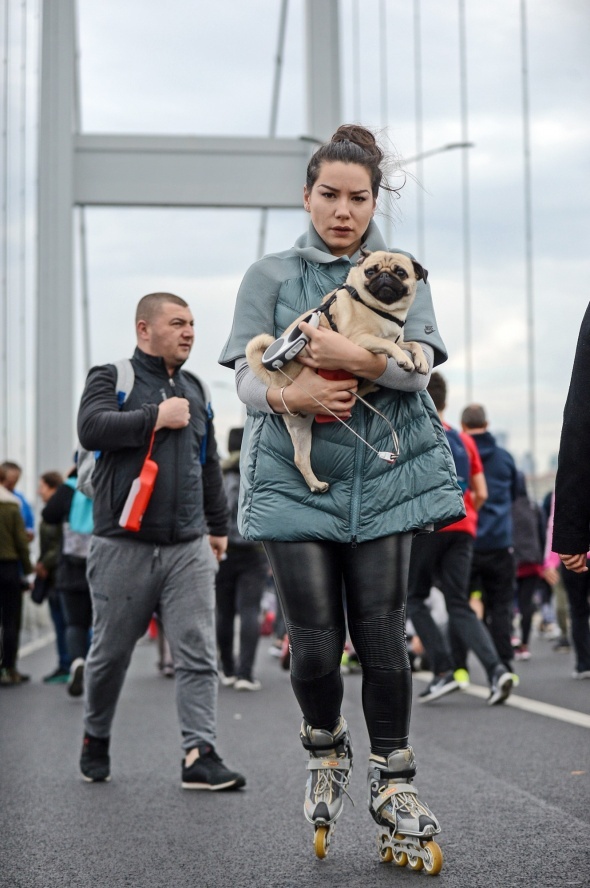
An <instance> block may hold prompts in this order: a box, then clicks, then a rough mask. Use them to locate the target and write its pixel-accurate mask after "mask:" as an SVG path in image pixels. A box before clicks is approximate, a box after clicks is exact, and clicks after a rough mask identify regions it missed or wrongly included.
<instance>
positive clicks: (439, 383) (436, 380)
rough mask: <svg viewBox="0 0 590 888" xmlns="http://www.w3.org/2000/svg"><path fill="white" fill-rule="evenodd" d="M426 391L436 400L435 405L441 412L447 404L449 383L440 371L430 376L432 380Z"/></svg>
mask: <svg viewBox="0 0 590 888" xmlns="http://www.w3.org/2000/svg"><path fill="white" fill-rule="evenodd" d="M426 391H427V392H428V394H429V395H430V397H431V398H432V400H433V401H434V406H435V407H436V409H437V410H438V411H439V412H440V411H442V410H444V409H445V407H446V406H447V384H446V382H445V378H444V376H443V375H442V374H441V373H438V371H436V370H435V371H434V373H432V374H431V376H430V382H429V383H428V385H427V386H426Z"/></svg>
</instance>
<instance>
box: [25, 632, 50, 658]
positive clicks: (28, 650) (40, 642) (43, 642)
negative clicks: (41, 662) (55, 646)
mask: <svg viewBox="0 0 590 888" xmlns="http://www.w3.org/2000/svg"><path fill="white" fill-rule="evenodd" d="M52 641H55V632H48V633H47V635H43V636H42V637H41V638H35V639H34V641H29V642H27V644H23V645H21V647H19V649H18V656H19V658H20V657H28V656H29V654H34V653H35V651H40V650H41V648H44V647H46V646H47V645H48V644H51V642H52Z"/></svg>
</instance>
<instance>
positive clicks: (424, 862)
mask: <svg viewBox="0 0 590 888" xmlns="http://www.w3.org/2000/svg"><path fill="white" fill-rule="evenodd" d="M415 774H416V759H415V757H414V750H413V749H412V747H411V746H408V747H407V748H406V749H397V750H395V751H394V752H391V753H390V754H389V756H388V757H387V758H385V757H381V756H376V755H371V756H370V758H369V774H368V784H369V810H370V812H371V815H372V816H373V819H374V820H375V822H376V823H377V825H378V826H379V832H378V834H377V846H378V848H379V856H380V857H381V860H382V861H383V862H384V863H391V862H392V861H393V863H395V864H396V865H397V866H406V865H407V866H409V867H410V869H412V870H415V871H418V870H421V869H424V870H425V871H426V872H427V873H428V874H429V875H432V876H435V875H437V874H438V873H439V872H440V871H441V869H442V865H443V854H442V851H441V849H440V847H439V846H438V845H437V843H436V842H434V841H432V838H433V836H435V835H437V834H438V833H439V832H440V824H439V822H438V820H437V819H436V817H435V816H434V814H433V813H432V811H431V810H430V808H429V807H428V806H427V805H425V804H424V802H421V801H420V800H419V799H418V793H417V791H416V789H415V787H414V786H413V783H412V781H413V779H414V776H415Z"/></svg>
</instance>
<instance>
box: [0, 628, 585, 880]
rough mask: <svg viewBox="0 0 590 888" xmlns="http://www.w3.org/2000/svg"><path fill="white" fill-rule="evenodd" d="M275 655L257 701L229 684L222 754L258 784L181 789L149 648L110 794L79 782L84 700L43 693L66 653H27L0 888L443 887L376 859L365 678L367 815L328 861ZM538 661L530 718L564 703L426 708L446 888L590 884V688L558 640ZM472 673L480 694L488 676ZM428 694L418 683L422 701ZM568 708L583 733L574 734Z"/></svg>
mask: <svg viewBox="0 0 590 888" xmlns="http://www.w3.org/2000/svg"><path fill="white" fill-rule="evenodd" d="M268 644H269V642H268V639H262V641H261V646H260V651H259V656H258V665H259V668H258V675H259V677H260V679H261V681H262V683H263V689H262V690H261V691H260V692H258V693H239V692H236V691H234V690H232V689H226V688H220V694H219V704H220V705H219V745H218V749H219V752H220V754H221V755H222V756H223V758H224V759H225V760H226V762H227V764H228V765H229V766H230V767H232V768H236V769H238V770H241V771H242V772H243V773H244V774H245V775H246V777H247V781H248V785H247V787H246V789H245V790H243V791H240V792H234V793H225V794H224V793H206V792H186V791H182V790H181V788H180V751H179V737H178V728H177V723H176V715H175V706H174V681H173V680H170V679H165V678H161V677H160V676H159V674H158V672H157V670H156V668H155V661H156V651H155V645H154V644H153V643H151V642H147V641H144V642H142V643H140V644H139V645H138V647H137V650H136V652H135V655H134V659H133V662H132V666H131V669H130V671H129V675H128V678H127V681H126V684H125V687H124V690H123V695H122V698H121V701H120V704H119V709H118V712H117V718H116V721H115V726H114V730H113V737H112V744H111V749H112V774H113V777H112V782H111V783H110V784H93V785H89V784H86V783H84V782H83V781H82V780H81V779H80V776H79V773H78V768H77V759H78V754H79V748H80V742H81V735H82V726H81V717H82V704H81V701H80V700H74V699H72V698H70V697H68V696H67V694H66V691H65V688H64V687H63V686H46V685H43V684H42V683H41V680H40V679H41V677H42V676H43V675H44V674H46V673H47V672H49V671H50V670H51V669H52V668H53V666H54V659H55V655H54V651H53V645H48V646H46V647H45V648H43V649H41V650H38V651H36V652H35V653H32V654H31V655H29V656H26V657H25V658H23V659H22V660H21V662H20V667H21V670H22V671H25V672H29V673H30V674H31V676H32V681H31V682H30V683H29V684H27V685H24V686H21V687H18V688H0V886H2V888H61V886H68V888H119V886H120V888H242V886H243V888H266V886H273V888H291V886H293V888H302V886H314V888H336V886H337V888H345V886H347V888H357V886H359V888H360V886H363V888H364V886H368V885H370V886H376V888H384V886H388V888H390V886H412V885H414V886H417V885H420V884H423V882H424V880H425V879H426V880H428V881H427V882H426V884H429V881H430V879H431V878H433V877H430V876H427V875H426V874H425V873H424V872H422V873H414V872H411V871H410V870H409V869H407V868H403V869H402V868H399V867H396V866H395V865H394V864H383V863H381V862H380V860H379V857H378V854H377V850H376V843H375V833H376V827H375V826H374V824H373V821H372V820H371V818H370V815H369V813H368V811H367V809H366V802H365V775H366V756H367V751H368V746H367V734H366V729H365V727H364V722H363V718H362V709H361V699H360V689H361V676H360V675H349V676H346V678H345V700H344V713H345V715H346V717H347V719H348V722H349V725H350V727H351V730H352V733H353V741H354V747H355V756H356V758H355V771H354V773H353V775H352V781H351V795H352V797H353V799H354V801H355V803H356V804H355V806H354V807H353V806H352V805H351V804H347V806H346V810H345V811H344V813H343V815H342V817H341V819H340V821H339V823H338V827H337V830H336V833H335V836H334V839H333V842H332V845H331V848H330V852H329V854H328V857H327V858H326V859H325V860H318V859H317V858H316V857H315V855H314V852H313V847H312V835H313V830H312V828H311V826H310V825H309V824H308V823H307V822H306V821H305V819H304V817H303V813H302V802H303V787H304V784H305V777H306V772H305V759H304V757H303V754H302V750H301V747H300V745H299V741H298V729H299V712H298V709H297V706H296V703H295V700H294V697H293V695H292V692H291V688H290V683H289V677H288V674H287V673H286V672H284V671H282V670H281V669H280V667H279V664H278V661H277V660H275V659H273V658H271V657H269V656H268ZM532 650H533V658H532V659H531V661H529V662H528V663H523V664H519V672H520V675H521V684H520V687H519V688H518V691H517V692H516V696H517V698H520V699H522V698H526V700H532V701H533V703H532V704H531V703H529V704H526V703H525V704H523V705H526V706H533V707H536V706H537V704H538V702H541V703H544V704H549V705H550V706H553V707H560V709H549V710H547V711H548V712H549V713H551V715H547V714H540V713H539V712H536V711H528V710H526V709H522V708H517V707H516V706H508V705H506V706H499V707H488V706H487V705H486V704H485V700H484V699H481V698H480V697H478V696H477V688H475V689H474V692H473V693H462V692H456V693H454V694H452V695H450V696H448V697H446V698H445V699H443V700H440V701H437V702H435V703H431V704H428V705H424V704H420V705H419V704H416V705H415V706H414V711H413V717H412V738H411V739H412V742H413V745H414V748H415V749H416V753H417V757H418V766H419V772H418V778H417V781H416V783H417V786H418V788H419V790H420V792H421V794H422V796H423V797H424V799H426V800H427V801H428V803H429V805H430V806H431V807H432V809H433V811H434V812H435V813H436V814H437V816H438V817H439V819H440V821H441V824H442V828H443V831H442V833H441V835H440V836H439V837H438V840H439V843H440V845H441V847H442V849H443V851H444V855H445V865H444V868H443V871H442V873H441V874H440V875H439V876H437V877H434V878H436V880H437V882H436V883H434V884H438V885H439V886H440V888H517V886H526V888H531V886H534V888H564V886H574V885H575V886H584V888H588V886H590V716H589V713H590V681H574V680H573V679H572V678H571V677H570V673H571V671H572V665H573V664H572V657H571V655H569V654H561V653H555V652H553V650H552V645H551V643H550V642H548V641H546V640H545V639H543V638H535V639H533V646H532ZM472 677H473V679H474V681H475V682H476V683H477V682H478V681H480V682H481V678H482V676H481V672H480V671H479V669H478V667H477V664H475V665H473V668H472ZM423 687H424V685H423V684H422V682H421V680H420V679H417V680H416V681H415V683H414V693H415V694H416V693H418V692H419V691H420V690H421V689H422V688H423ZM482 693H483V690H482ZM515 702H517V703H518V702H519V701H518V699H517V700H516V701H515ZM562 710H564V711H562ZM572 712H573V713H578V714H582V718H581V719H580V721H581V722H582V723H581V724H573V723H571V719H574V720H575V719H576V715H575V714H574V715H573V716H572V715H571V714H568V713H572ZM556 715H557V716H559V717H554V716H556ZM564 718H565V719H570V720H569V721H568V720H563V719H564Z"/></svg>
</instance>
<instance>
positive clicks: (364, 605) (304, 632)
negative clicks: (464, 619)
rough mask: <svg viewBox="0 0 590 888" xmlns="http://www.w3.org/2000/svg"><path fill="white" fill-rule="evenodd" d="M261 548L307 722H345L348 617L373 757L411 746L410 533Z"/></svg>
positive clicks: (324, 725) (328, 725)
mask: <svg viewBox="0 0 590 888" xmlns="http://www.w3.org/2000/svg"><path fill="white" fill-rule="evenodd" d="M264 546H265V549H266V552H267V555H268V558H269V561H270V563H271V566H272V569H273V574H274V578H275V582H276V585H277V590H278V593H279V598H280V601H281V605H282V608H283V613H284V616H285V622H286V624H287V631H288V634H289V641H290V643H291V651H292V654H291V683H292V685H293V690H294V691H295V696H296V697H297V700H298V702H299V705H300V706H301V710H302V712H303V717H304V719H305V720H306V722H307V723H308V724H310V725H312V726H313V727H314V728H327V729H328V730H331V729H332V728H333V727H334V726H335V724H336V723H337V721H338V718H339V716H340V707H341V703H342V695H343V686H342V679H341V677H340V660H341V657H342V651H343V648H344V642H345V639H346V621H345V610H346V616H347V618H348V631H349V633H350V638H351V641H352V643H353V645H354V649H355V651H356V653H357V654H358V656H359V659H360V661H361V664H362V669H363V710H364V713H365V721H366V723H367V730H368V732H369V739H370V742H371V752H373V753H376V754H378V755H387V754H388V753H389V752H391V751H392V750H394V749H402V748H404V747H405V746H407V745H408V733H409V725H410V710H411V702H412V674H411V670H410V662H409V658H408V652H407V648H406V639H405V619H406V612H405V604H406V590H407V577H408V566H409V560H410V550H411V534H399V535H395V536H388V537H382V538H381V539H378V540H372V541H369V542H366V543H360V544H358V545H357V546H355V547H352V546H351V545H349V544H345V543H332V542H324V541H322V542H303V543H283V542H269V543H265V544H264ZM343 591H344V594H343ZM344 595H345V598H346V602H345V601H344Z"/></svg>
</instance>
